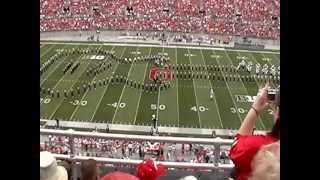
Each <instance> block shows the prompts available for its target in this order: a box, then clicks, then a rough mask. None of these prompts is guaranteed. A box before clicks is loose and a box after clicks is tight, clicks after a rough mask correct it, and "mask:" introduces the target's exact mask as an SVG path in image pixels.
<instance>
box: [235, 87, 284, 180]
mask: <svg viewBox="0 0 320 180" xmlns="http://www.w3.org/2000/svg"><path fill="white" fill-rule="evenodd" d="M269 105H270V107H271V108H272V110H273V119H274V121H275V122H274V125H273V128H272V130H271V132H269V133H267V134H265V135H254V134H253V130H254V127H255V126H256V122H257V119H258V117H259V114H260V113H261V112H262V111H263V110H265V109H266V108H267V107H268V106H269ZM279 139H280V89H279V91H278V92H277V94H276V97H275V100H274V101H272V102H270V101H269V100H268V90H267V86H265V87H264V88H262V89H260V90H259V93H258V95H257V97H256V99H255V101H254V103H253V104H252V106H251V109H250V110H249V112H248V114H247V116H246V117H245V119H244V120H243V122H242V124H241V126H240V128H239V130H238V132H237V134H236V136H235V141H234V143H233V145H232V147H231V149H230V159H231V160H232V161H233V163H234V164H235V168H234V170H235V171H233V176H235V177H233V178H235V179H237V180H247V179H248V177H249V176H250V175H251V171H252V169H251V162H252V159H253V158H254V156H255V155H256V153H257V152H258V151H259V150H260V148H261V147H262V146H263V145H267V144H271V143H274V142H276V141H278V140H279ZM235 172H236V173H235Z"/></svg>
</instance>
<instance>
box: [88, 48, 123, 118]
mask: <svg viewBox="0 0 320 180" xmlns="http://www.w3.org/2000/svg"><path fill="white" fill-rule="evenodd" d="M126 49H127V47H125V48H123V51H122V53H121V56H120V58H122V56H123V54H124V52H125V50H126ZM118 65H119V63H117V65H116V66H115V70H117V68H118ZM108 86H109V83H108ZM107 89H108V88H107V87H106V88H105V89H104V91H103V93H102V96H101V98H100V99H99V102H98V104H97V106H96V108H95V111H94V113H93V115H92V117H91V119H90V121H91V122H92V120H93V118H94V116H95V115H96V113H97V110H98V108H99V106H100V103H101V101H102V99H103V97H104V94H105V93H106V91H107Z"/></svg>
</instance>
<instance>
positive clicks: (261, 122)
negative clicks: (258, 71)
mask: <svg viewBox="0 0 320 180" xmlns="http://www.w3.org/2000/svg"><path fill="white" fill-rule="evenodd" d="M224 52H225V54H226V56H227V59H228V60H229V61H230V63H231V65H233V62H232V60H231V58H230V56H229V54H228V53H227V52H226V51H224ZM237 53H238V55H239V56H241V55H240V53H239V52H238V51H237ZM237 74H238V75H239V73H238V72H237ZM240 82H241V84H242V86H243V87H244V89H245V91H246V93H247V94H248V95H249V92H248V89H247V87H246V86H245V85H244V83H243V82H242V80H241V78H240ZM256 83H257V82H256ZM257 85H258V84H257ZM258 87H259V86H258ZM258 119H259V122H260V124H261V125H262V127H263V128H264V129H266V126H265V125H264V123H263V121H262V119H261V117H260V116H258Z"/></svg>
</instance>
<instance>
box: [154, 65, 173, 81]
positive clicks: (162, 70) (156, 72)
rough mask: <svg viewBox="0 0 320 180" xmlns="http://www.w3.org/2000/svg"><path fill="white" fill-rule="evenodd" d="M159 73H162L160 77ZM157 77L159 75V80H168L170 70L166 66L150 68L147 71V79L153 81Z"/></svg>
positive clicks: (169, 78)
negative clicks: (148, 71)
mask: <svg viewBox="0 0 320 180" xmlns="http://www.w3.org/2000/svg"><path fill="white" fill-rule="evenodd" d="M160 74H163V77H161V75H160ZM157 77H161V79H159V80H161V81H170V80H171V79H172V72H171V71H170V69H168V68H151V69H150V73H149V79H150V80H151V81H154V80H156V79H157Z"/></svg>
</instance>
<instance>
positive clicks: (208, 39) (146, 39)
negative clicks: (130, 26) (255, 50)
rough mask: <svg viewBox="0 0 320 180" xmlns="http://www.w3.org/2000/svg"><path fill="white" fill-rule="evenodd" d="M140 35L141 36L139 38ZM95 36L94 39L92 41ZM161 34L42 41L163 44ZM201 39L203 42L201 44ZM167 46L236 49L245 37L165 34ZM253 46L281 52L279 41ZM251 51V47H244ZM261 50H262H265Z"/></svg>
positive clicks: (80, 35) (62, 36) (52, 35)
mask: <svg viewBox="0 0 320 180" xmlns="http://www.w3.org/2000/svg"><path fill="white" fill-rule="evenodd" d="M137 33H140V34H141V35H140V36H137ZM178 35H187V36H190V37H192V38H193V41H191V42H174V41H173V38H174V37H175V36H178ZM91 36H94V38H93V39H90V37H91ZM160 36H161V32H150V31H148V32H146V31H139V32H138V31H101V32H97V31H54V32H41V33H40V40H41V41H67V42H97V38H98V39H99V42H114V43H145V44H158V45H159V44H161V40H160V38H161V37H160ZM199 38H202V42H201V43H200V44H199ZM165 39H166V40H167V42H166V43H165V44H166V45H185V46H198V47H199V45H200V46H204V47H208V46H209V47H225V48H236V47H235V42H237V43H242V42H243V39H244V38H243V37H239V36H233V37H232V40H231V41H230V42H224V39H227V37H226V36H222V35H207V34H182V33H165ZM248 39H249V41H250V42H251V44H253V45H260V46H261V47H263V49H265V50H280V41H279V40H267V39H257V38H248ZM242 48H243V49H250V47H247V48H246V47H242ZM263 49H260V50H263Z"/></svg>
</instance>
